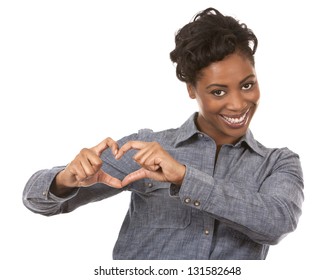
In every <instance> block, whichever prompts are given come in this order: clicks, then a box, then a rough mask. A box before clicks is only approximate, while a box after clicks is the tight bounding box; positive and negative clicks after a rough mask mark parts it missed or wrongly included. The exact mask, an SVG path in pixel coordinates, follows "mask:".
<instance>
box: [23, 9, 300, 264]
mask: <svg viewBox="0 0 334 280" xmlns="http://www.w3.org/2000/svg"><path fill="white" fill-rule="evenodd" d="M175 44H176V45H175V49H174V50H173V51H172V52H171V53H170V57H171V60H172V61H173V62H174V63H176V65H177V66H176V74H177V77H178V78H179V79H180V80H181V81H183V82H185V83H186V85H187V89H188V94H189V97H190V98H192V99H196V100H197V102H198V106H199V112H197V113H194V114H193V115H192V116H191V117H190V118H189V119H188V120H187V121H186V122H185V123H184V124H183V125H182V126H181V127H179V128H178V129H169V130H165V131H160V132H153V131H151V130H148V129H145V130H140V131H139V132H138V133H135V134H132V135H130V136H127V137H124V138H123V139H121V140H119V141H117V142H116V141H114V140H113V139H111V138H107V139H105V140H104V141H102V142H101V143H100V144H98V145H97V146H95V147H93V148H91V149H82V150H81V151H80V153H79V154H78V155H77V156H76V157H75V159H74V160H73V161H72V162H71V163H70V164H68V165H67V166H63V167H55V168H53V169H50V170H41V171H38V172H37V173H35V174H34V175H33V176H32V177H31V178H30V180H29V181H28V183H27V185H26V187H25V190H24V195H23V201H24V204H25V205H26V207H28V208H29V209H30V210H31V211H34V212H36V213H40V214H43V215H55V214H58V213H66V212H70V211H72V210H74V209H75V208H77V207H79V206H81V205H84V204H87V203H89V202H93V201H98V200H101V199H104V198H107V197H111V196H113V195H116V194H118V193H120V192H121V191H131V203H130V207H129V210H128V213H127V215H126V217H125V220H124V222H123V225H122V228H121V230H120V233H119V237H118V240H117V242H116V245H115V248H114V252H113V256H114V258H115V259H265V258H266V256H267V253H268V249H269V246H270V245H272V244H277V243H278V242H279V241H280V240H281V239H282V238H283V237H284V236H286V234H288V233H289V232H291V231H293V230H294V229H295V228H296V226H297V223H298V219H299V217H300V215H301V207H302V202H303V179H302V170H301V166H300V161H299V158H298V155H296V154H295V153H293V152H291V151H290V150H288V149H286V148H284V149H269V148H266V147H264V146H263V145H261V144H260V143H259V142H257V141H256V140H255V139H254V138H253V135H252V133H251V132H250V130H249V124H250V122H251V119H252V117H253V115H254V113H255V111H256V108H257V105H258V102H259V98H260V90H259V84H258V81H257V77H256V72H255V67H254V54H255V51H256V47H257V38H256V36H255V35H254V34H253V32H252V31H251V30H250V29H248V28H247V26H246V25H244V24H240V23H239V22H238V21H237V20H235V19H234V18H231V17H228V16H224V15H222V14H221V13H220V12H219V11H217V10H215V9H213V8H209V9H206V10H205V11H203V12H200V13H199V14H197V15H196V16H195V18H194V20H193V21H192V22H190V23H189V24H187V25H185V26H184V27H183V28H182V29H180V30H179V31H178V33H177V34H176V37H175ZM111 219H112V217H111Z"/></svg>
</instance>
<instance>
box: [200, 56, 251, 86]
mask: <svg viewBox="0 0 334 280" xmlns="http://www.w3.org/2000/svg"><path fill="white" fill-rule="evenodd" d="M250 74H254V75H255V68H254V66H253V64H252V63H251V61H250V60H249V59H248V58H246V57H245V56H243V55H240V54H237V53H234V54H231V55H228V56H227V57H225V58H224V59H223V60H220V61H217V62H213V63H211V64H210V65H209V66H207V67H205V68H203V69H202V70H201V73H200V76H199V79H198V82H211V81H215V82H218V81H223V82H224V83H227V82H233V81H235V82H239V81H241V80H242V79H244V78H245V77H247V76H249V75H250Z"/></svg>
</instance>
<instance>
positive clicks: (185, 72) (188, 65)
mask: <svg viewBox="0 0 334 280" xmlns="http://www.w3.org/2000/svg"><path fill="white" fill-rule="evenodd" d="M257 43H258V42H257V38H256V36H255V34H254V33H253V32H252V30H250V29H249V28H247V26H246V24H243V23H239V21H237V20H236V19H234V18H232V17H230V16H224V15H222V14H221V13H220V12H219V11H217V10H216V9H214V8H208V9H206V10H204V11H202V12H199V13H198V14H197V15H196V16H195V17H194V19H193V21H191V22H190V23H188V24H186V25H185V26H184V27H183V28H181V29H180V30H179V31H178V32H177V33H176V35H175V49H174V50H173V51H172V52H171V53H170V59H171V60H172V61H173V62H174V63H176V64H177V65H176V76H177V78H178V79H179V80H180V81H182V82H186V83H191V84H192V85H195V84H196V81H197V80H198V78H199V77H200V72H201V69H203V68H205V67H207V66H209V65H210V64H211V63H212V62H216V61H220V60H222V59H224V58H225V57H226V56H227V55H229V54H232V53H234V52H236V51H238V52H240V53H241V54H243V55H245V57H247V58H248V59H249V60H250V61H251V63H252V64H253V65H254V54H255V51H256V48H257Z"/></svg>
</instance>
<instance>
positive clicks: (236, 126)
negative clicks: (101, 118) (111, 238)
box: [51, 53, 260, 196]
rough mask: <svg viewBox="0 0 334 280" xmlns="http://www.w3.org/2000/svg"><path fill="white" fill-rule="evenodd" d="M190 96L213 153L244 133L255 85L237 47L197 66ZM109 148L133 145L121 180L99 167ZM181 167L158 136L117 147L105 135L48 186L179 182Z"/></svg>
mask: <svg viewBox="0 0 334 280" xmlns="http://www.w3.org/2000/svg"><path fill="white" fill-rule="evenodd" d="M187 89H188V93H189V96H190V98H192V99H196V100H197V102H198V106H199V115H198V119H197V126H198V129H199V130H200V131H202V132H203V133H205V134H207V135H209V136H210V137H211V138H212V139H214V141H215V142H216V145H217V153H218V152H219V149H220V147H221V146H222V145H224V144H233V143H236V142H237V141H238V140H239V139H240V138H241V137H242V136H244V135H245V133H246V131H247V129H248V127H249V124H250V121H251V119H252V117H253V115H254V113H255V111H256V108H257V105H258V102H259V98H260V91H259V86H258V83H257V79H256V72H255V69H254V66H253V65H252V63H251V62H250V61H249V59H247V58H245V57H244V56H243V55H240V54H239V53H234V54H231V55H229V56H227V57H225V58H224V59H223V60H221V61H218V62H214V63H212V64H210V65H209V66H208V67H206V68H204V69H202V70H201V73H200V75H199V79H198V80H197V82H196V84H195V85H192V84H187ZM108 148H109V149H111V151H112V153H113V155H114V157H115V158H116V159H117V160H119V159H121V158H122V156H123V155H124V154H125V153H126V152H128V151H129V150H132V149H134V150H137V151H138V152H137V153H136V154H135V156H134V157H133V160H134V161H136V162H137V163H138V164H139V165H140V166H141V168H140V169H139V170H137V171H135V172H133V173H131V174H129V175H127V176H126V177H125V178H124V179H123V180H122V181H120V180H119V179H117V178H114V177H112V176H110V175H109V174H106V173H105V172H103V171H102V170H101V166H102V160H101V159H100V155H101V154H102V152H103V151H104V150H106V149H108ZM185 172H186V167H185V166H184V165H183V164H181V163H179V162H178V161H176V160H175V159H174V158H173V157H172V156H171V155H170V154H169V153H168V152H167V151H165V150H164V149H163V148H162V147H161V146H160V144H159V143H157V142H141V141H130V142H128V143H126V144H124V145H123V146H122V147H120V148H119V147H118V145H117V143H116V142H115V141H114V140H113V139H111V138H107V139H105V140H103V141H102V142H101V143H99V144H98V145H96V146H95V147H93V148H90V149H87V148H85V149H82V150H81V151H80V153H79V154H78V155H77V156H76V157H75V158H74V160H73V161H72V162H71V163H70V164H68V165H67V166H66V168H65V169H64V170H63V171H61V172H60V173H59V174H58V175H57V176H56V178H55V180H54V182H53V184H52V186H51V192H53V193H54V194H56V195H58V196H65V195H66V194H68V193H69V192H70V191H71V190H72V189H73V188H74V187H89V186H91V185H93V184H95V183H98V182H100V183H104V184H106V185H109V186H111V187H114V188H122V187H124V186H126V185H128V184H130V183H131V182H134V181H136V180H139V179H142V178H150V179H153V180H156V181H161V182H171V183H174V184H176V185H181V184H182V181H183V178H184V176H185Z"/></svg>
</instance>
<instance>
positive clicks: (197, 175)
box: [178, 166, 214, 210]
mask: <svg viewBox="0 0 334 280" xmlns="http://www.w3.org/2000/svg"><path fill="white" fill-rule="evenodd" d="M213 186H214V178H213V177H212V176H210V175H208V174H206V173H204V172H202V171H200V170H197V169H195V168H192V167H188V166H187V170H186V174H185V177H184V179H183V183H182V185H181V188H180V189H179V193H178V195H179V197H180V199H181V202H182V203H184V204H185V205H188V206H191V207H194V208H196V209H199V210H202V209H203V208H204V206H205V204H206V202H207V201H208V199H209V197H210V195H211V193H212V189H213Z"/></svg>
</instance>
